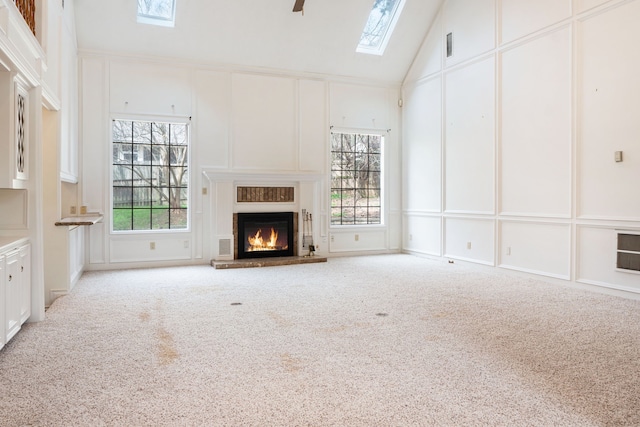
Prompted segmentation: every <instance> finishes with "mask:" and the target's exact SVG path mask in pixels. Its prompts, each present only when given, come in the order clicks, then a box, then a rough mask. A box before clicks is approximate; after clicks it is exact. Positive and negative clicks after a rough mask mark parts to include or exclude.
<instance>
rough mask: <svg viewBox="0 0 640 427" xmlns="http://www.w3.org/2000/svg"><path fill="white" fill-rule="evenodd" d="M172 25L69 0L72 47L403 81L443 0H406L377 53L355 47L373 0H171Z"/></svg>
mask: <svg viewBox="0 0 640 427" xmlns="http://www.w3.org/2000/svg"><path fill="white" fill-rule="evenodd" d="M176 2H177V6H176V8H177V10H176V25H175V27H174V28H165V27H157V26H151V25H143V24H138V23H137V22H136V10H137V3H136V0H108V1H105V0H75V2H74V5H75V14H76V30H77V37H78V48H79V49H80V50H81V51H100V52H107V53H114V54H125V55H139V56H150V57H163V58H175V59H178V60H185V61H189V62H197V63H201V64H203V65H214V66H233V67H251V68H253V67H259V68H265V69H270V70H279V71H285V72H293V73H313V74H322V75H332V76H347V77H354V78H359V79H366V80H375V81H381V82H389V83H396V82H400V81H402V79H403V78H404V76H405V74H406V73H407V70H408V68H409V67H410V65H411V62H412V61H413V58H414V57H415V55H416V52H417V51H418V49H419V47H420V45H421V43H422V41H423V39H424V37H425V35H426V34H427V31H428V30H429V27H430V26H431V23H432V22H433V19H434V17H435V16H436V13H437V11H438V9H439V7H440V5H441V3H442V0H406V5H405V7H404V10H403V12H402V15H401V16H400V19H399V21H398V24H397V26H396V29H395V31H394V33H393V35H392V37H391V40H390V41H389V44H388V46H387V49H386V51H385V53H384V55H382V56H375V55H367V54H361V53H356V51H355V49H356V45H357V44H358V41H359V39H360V34H361V32H362V29H363V28H364V24H365V22H366V20H367V17H368V15H369V12H370V11H371V7H372V5H373V0H306V2H305V6H304V14H301V13H293V12H292V8H293V4H294V0H176Z"/></svg>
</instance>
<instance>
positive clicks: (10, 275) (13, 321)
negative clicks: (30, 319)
mask: <svg viewBox="0 0 640 427" xmlns="http://www.w3.org/2000/svg"><path fill="white" fill-rule="evenodd" d="M5 283H6V286H5V291H6V300H5V328H6V331H7V341H9V340H10V339H11V338H13V336H14V335H15V334H16V333H17V332H18V331H19V330H20V325H21V323H20V306H21V303H20V299H21V296H22V289H21V287H20V252H19V251H13V252H9V253H8V254H7V257H6V273H5Z"/></svg>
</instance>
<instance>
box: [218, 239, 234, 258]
mask: <svg viewBox="0 0 640 427" xmlns="http://www.w3.org/2000/svg"><path fill="white" fill-rule="evenodd" d="M218 255H221V256H228V255H231V239H220V240H218Z"/></svg>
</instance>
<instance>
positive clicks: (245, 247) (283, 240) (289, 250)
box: [237, 212, 295, 258]
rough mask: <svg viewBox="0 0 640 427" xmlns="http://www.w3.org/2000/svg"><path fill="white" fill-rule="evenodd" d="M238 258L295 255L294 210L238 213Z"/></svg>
mask: <svg viewBox="0 0 640 427" xmlns="http://www.w3.org/2000/svg"><path fill="white" fill-rule="evenodd" d="M237 227H238V228H237V233H238V237H237V238H238V258H264V257H278V256H293V255H294V251H293V246H294V244H293V243H294V242H293V239H294V237H295V236H294V227H293V212H276V213H273V212H269V213H238V224H237Z"/></svg>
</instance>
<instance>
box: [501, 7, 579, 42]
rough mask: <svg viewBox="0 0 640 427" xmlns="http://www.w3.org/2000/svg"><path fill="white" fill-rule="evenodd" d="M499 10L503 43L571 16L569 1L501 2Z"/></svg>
mask: <svg viewBox="0 0 640 427" xmlns="http://www.w3.org/2000/svg"><path fill="white" fill-rule="evenodd" d="M501 8H502V12H501V14H502V42H503V43H507V42H510V41H512V40H515V39H517V38H519V37H522V36H525V35H527V34H530V33H532V32H535V31H537V30H540V29H542V28H544V27H547V26H549V25H552V24H555V23H557V22H560V21H562V20H563V19H566V18H569V17H570V16H571V0H536V1H531V0H502V2H501Z"/></svg>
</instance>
